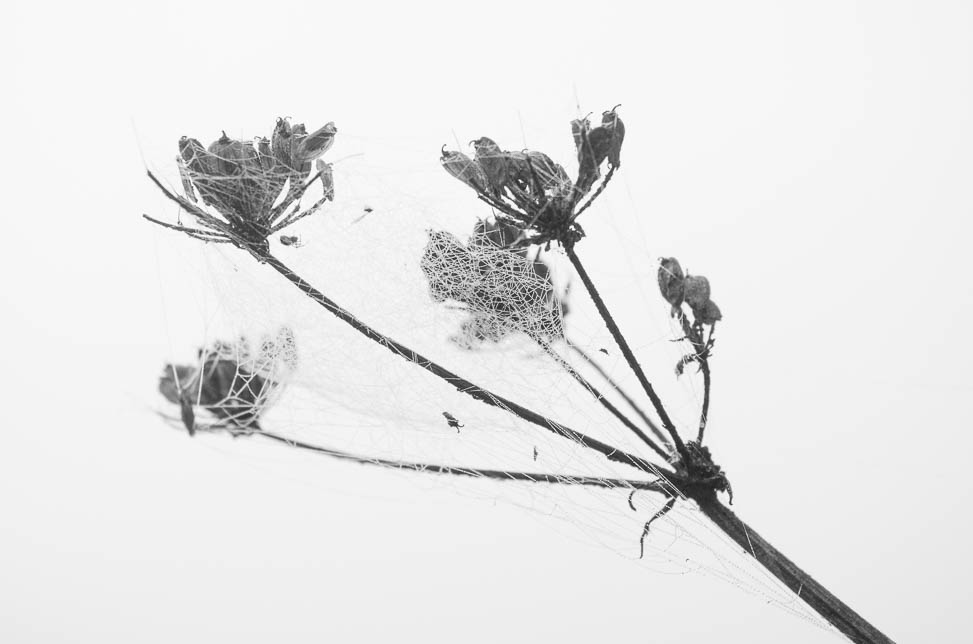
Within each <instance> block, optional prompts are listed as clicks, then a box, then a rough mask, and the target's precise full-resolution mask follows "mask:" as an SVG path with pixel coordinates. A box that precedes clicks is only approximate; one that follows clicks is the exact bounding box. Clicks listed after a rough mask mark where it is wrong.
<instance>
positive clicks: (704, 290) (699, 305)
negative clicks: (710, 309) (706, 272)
mask: <svg viewBox="0 0 973 644" xmlns="http://www.w3.org/2000/svg"><path fill="white" fill-rule="evenodd" d="M684 284H685V289H686V290H685V298H686V304H688V305H689V306H690V307H692V309H693V312H696V311H703V310H704V309H705V308H706V302H708V301H709V294H710V289H709V280H708V279H706V278H705V277H703V276H702V275H690V276H688V277H686V281H685V282H684ZM697 317H699V316H697Z"/></svg>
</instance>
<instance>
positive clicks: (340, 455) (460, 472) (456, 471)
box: [250, 431, 672, 494]
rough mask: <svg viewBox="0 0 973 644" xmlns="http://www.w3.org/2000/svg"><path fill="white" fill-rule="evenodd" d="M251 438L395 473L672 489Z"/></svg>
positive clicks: (662, 482) (267, 434)
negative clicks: (369, 453)
mask: <svg viewBox="0 0 973 644" xmlns="http://www.w3.org/2000/svg"><path fill="white" fill-rule="evenodd" d="M250 435H251V436H262V437H264V438H267V439H270V440H274V441H277V442H279V443H284V444H285V445H288V446H290V447H297V448H300V449H305V450H308V451H312V452H316V453H318V454H323V455H325V456H330V457H332V458H337V459H340V460H343V461H351V462H353V463H360V464H362V465H375V466H377V467H385V468H389V469H397V470H412V471H415V472H421V473H429V474H445V475H450V476H468V477H473V478H488V479H494V480H499V481H526V482H529V483H550V484H557V485H581V486H589V487H601V488H607V489H616V488H622V489H626V490H633V491H634V490H645V491H648V492H658V493H660V494H669V493H670V492H669V491H670V490H671V489H672V485H671V484H670V483H668V482H667V481H665V480H664V479H658V480H654V481H639V480H637V479H620V478H603V477H593V476H571V475H567V474H548V473H543V472H517V471H511V470H489V469H480V468H473V467H456V466H452V465H441V464H437V463H416V462H412V461H398V460H390V459H384V458H372V457H369V456H361V455H359V454H352V453H350V452H344V451H341V450H337V449H332V448H330V447H323V446H320V445H313V444H311V443H306V442H303V441H299V440H295V439H293V438H288V437H286V436H281V435H279V434H274V433H272V432H268V431H259V432H253V433H252V434H250Z"/></svg>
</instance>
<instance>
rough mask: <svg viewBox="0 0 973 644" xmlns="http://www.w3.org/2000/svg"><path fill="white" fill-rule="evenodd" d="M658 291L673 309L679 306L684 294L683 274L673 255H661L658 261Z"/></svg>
mask: <svg viewBox="0 0 973 644" xmlns="http://www.w3.org/2000/svg"><path fill="white" fill-rule="evenodd" d="M658 277H659V291H661V293H662V297H663V298H665V300H666V302H668V303H669V304H671V305H672V308H673V310H675V309H677V308H679V306H680V305H681V304H682V301H683V297H684V296H685V276H684V275H683V272H682V266H680V265H679V260H677V259H676V258H675V257H663V258H662V260H661V261H660V262H659V276H658Z"/></svg>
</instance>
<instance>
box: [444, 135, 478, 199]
mask: <svg viewBox="0 0 973 644" xmlns="http://www.w3.org/2000/svg"><path fill="white" fill-rule="evenodd" d="M439 162H440V163H441V164H443V168H445V169H446V172H448V173H450V174H451V175H453V176H454V177H456V178H457V179H459V180H460V181H462V182H463V183H465V184H466V185H468V186H469V187H471V188H473V189H474V190H476V191H477V192H486V191H487V189H488V188H489V185H490V183H489V180H488V179H487V176H486V173H485V172H484V171H483V168H482V167H480V164H479V163H477V162H476V161H474V160H473V159H471V158H469V157H468V156H466V155H465V154H463V153H462V152H454V151H452V150H447V149H446V146H445V145H444V146H443V149H442V156H441V157H440V159H439Z"/></svg>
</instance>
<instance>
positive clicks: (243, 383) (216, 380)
mask: <svg viewBox="0 0 973 644" xmlns="http://www.w3.org/2000/svg"><path fill="white" fill-rule="evenodd" d="M272 386H274V383H273V382H271V381H270V380H268V379H267V378H264V377H263V376H261V375H259V374H256V373H252V372H250V371H247V370H246V369H244V368H243V367H242V366H240V365H239V364H238V363H237V362H236V360H233V359H230V358H228V357H224V356H221V355H220V353H219V351H218V350H217V351H214V352H208V353H206V354H205V356H204V360H203V364H202V365H201V366H198V367H196V366H174V365H166V367H165V369H164V370H163V373H162V376H161V377H160V378H159V391H160V392H161V393H162V395H163V396H165V398H166V400H168V401H170V402H172V403H175V404H178V405H180V408H181V413H182V414H183V416H184V417H185V416H186V415H188V414H187V413H186V409H185V405H186V404H187V403H189V404H190V405H192V404H196V405H199V406H201V407H206V408H207V409H208V410H209V411H210V412H211V413H213V414H214V415H216V416H217V417H219V418H221V419H225V420H227V421H229V422H231V423H232V424H234V425H236V426H238V427H249V428H252V429H258V428H259V425H258V424H257V417H258V416H259V414H260V411H261V406H260V404H259V401H260V398H261V397H262V396H264V395H265V394H266V392H267V391H268V390H269V388H270V387H272ZM187 393H189V394H190V395H189V396H187V395H186V394H187ZM184 422H185V421H184Z"/></svg>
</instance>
